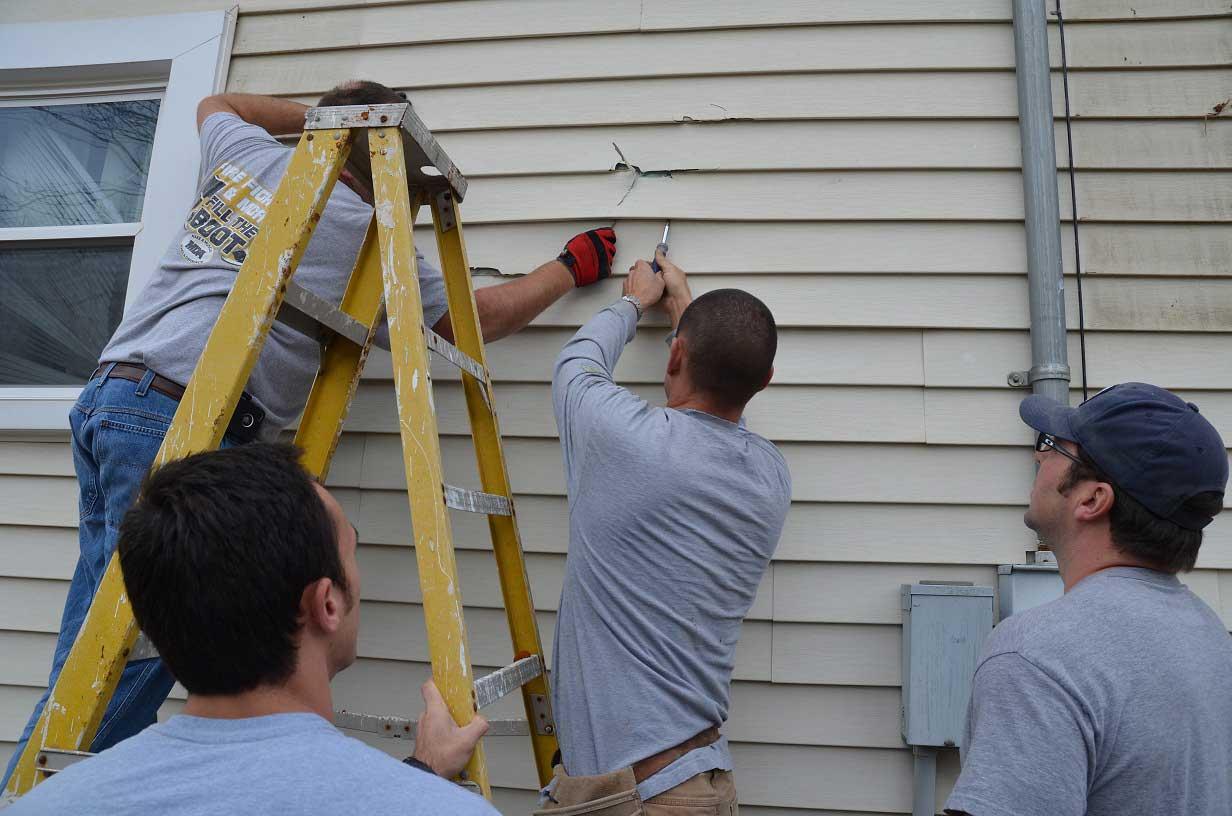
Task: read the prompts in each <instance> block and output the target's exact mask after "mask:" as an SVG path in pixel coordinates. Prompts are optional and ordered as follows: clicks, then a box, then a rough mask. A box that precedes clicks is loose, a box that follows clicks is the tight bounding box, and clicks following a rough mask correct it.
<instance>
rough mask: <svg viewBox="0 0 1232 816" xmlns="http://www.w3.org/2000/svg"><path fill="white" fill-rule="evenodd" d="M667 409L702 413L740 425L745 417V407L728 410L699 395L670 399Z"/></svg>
mask: <svg viewBox="0 0 1232 816" xmlns="http://www.w3.org/2000/svg"><path fill="white" fill-rule="evenodd" d="M667 407H668V408H674V409H676V410H677V411H686V410H689V411H701V412H702V413H703V414H710V415H711V416H716V417H718V418H719V419H725V420H727V421H728V422H731V423H733V424H735V423H738V422H739V421H740V417H742V416H744V406H743V405H741V406H740V407H738V408H726V407H723V406H721V405H718V404H717V403H715V402H714V401H713V400H710V399H707V398H706V397H704V396H701V395H699V394H686V395H684V396H681V397H669V398H668V400H667Z"/></svg>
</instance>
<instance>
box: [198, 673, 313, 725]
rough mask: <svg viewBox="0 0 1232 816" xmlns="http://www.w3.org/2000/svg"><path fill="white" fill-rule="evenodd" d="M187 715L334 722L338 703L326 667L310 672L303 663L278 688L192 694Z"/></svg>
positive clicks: (221, 718)
mask: <svg viewBox="0 0 1232 816" xmlns="http://www.w3.org/2000/svg"><path fill="white" fill-rule="evenodd" d="M184 713H185V714H189V715H191V716H193V717H208V718H211V719H219V720H239V719H246V718H248V717H264V716H267V715H270V714H295V713H309V714H317V715H319V716H321V717H323V718H325V719H326V720H328V721H329V722H333V721H334V704H333V696H332V695H331V694H330V688H329V672H328V671H326V670H324V667H323V666H322V667H320V668H318V669H317V670H316V671H311V672H310V671H307V670H306V667H305V666H304V665H303V661H301V662H300V663H299V664H298V665H297V666H296V670H295V672H294V673H293V674H292V675H291V677H290V678H289V679H288V680H287V681H286V682H285V683H280V684H278V685H276V686H260V687H258V688H255V689H253V690H252V691H245V692H242V693H240V694H224V695H205V694H190V695H189V696H188V702H187V704H185V706H184Z"/></svg>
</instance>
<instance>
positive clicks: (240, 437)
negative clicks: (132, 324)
mask: <svg viewBox="0 0 1232 816" xmlns="http://www.w3.org/2000/svg"><path fill="white" fill-rule="evenodd" d="M108 367H110V369H111V370H110V371H108ZM147 372H149V373H152V374H153V375H154V376H153V378H152V379H151V380H150V388H151V389H152V390H154V391H157V392H158V393H160V394H162V395H163V396H167V397H171V399H173V400H175V401H176V402H179V401H180V398H181V397H183V396H184V386H182V385H180V384H179V383H177V382H176V381H175V380H169V379H167V378H166V377H164V376H162V375H161V374H158V373H157V372H153V371H151V370H150V369H149V368H146V367H145V366H143V365H141V364H139V363H115V364H114V365H112V364H111V363H103V364H102V365H100V366H99V367H98V368H96V369H94V373H93V374H91V375H90V379H91V380H93V379H94V378H95V377H98V376H100V375H102V374H106V375H107V376H108V377H114V378H115V379H118V380H128V381H129V382H135V383H139V382H141V381H142V380H144V379H145V376H146V373H147ZM263 422H265V410H264V409H263V408H262V407H261V406H260V405H257V403H256V401H255V400H253V398H252V397H251V396H249V395H248V392H244V393H243V394H242V395H240V401H239V404H238V405H236V406H235V413H234V414H232V416H231V422H230V424H228V425H227V435H228V436H230V437H232V438H233V439H235V441H237V442H252V441H253V440H255V439H256V438H257V435H258V434H259V433H260V431H261V424H262V423H263Z"/></svg>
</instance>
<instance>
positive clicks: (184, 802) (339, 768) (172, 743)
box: [4, 714, 496, 816]
mask: <svg viewBox="0 0 1232 816" xmlns="http://www.w3.org/2000/svg"><path fill="white" fill-rule="evenodd" d="M4 813H5V816H10V814H11V816H27V814H55V816H60V814H67V813H72V814H74V815H75V816H94V814H97V815H98V816H128V815H129V814H131V816H151V814H161V813H174V814H176V815H177V816H218V814H235V813H260V814H287V816H291V815H292V814H295V816H308V815H309V814H321V816H337V814H340V813H363V814H374V816H377V815H379V814H389V815H390V816H395V814H396V816H414V815H415V814H423V816H440V815H441V814H462V816H495V814H496V810H495V809H494V808H492V806H491V805H489V804H488V803H487V802H486V801H485V800H484V799H483V798H482V797H480V796H477V795H476V794H474V793H471V792H469V791H467V790H464V789H462V788H460V787H458V786H457V785H454V784H453V783H451V782H448V781H446V780H444V779H441V778H440V777H438V776H434V775H433V774H429V773H425V772H424V771H420V770H417V769H415V768H412V767H411V766H409V765H407V764H405V763H402V762H399V761H398V760H396V759H394V758H392V757H390V756H388V755H386V754H383V753H381V752H380V751H378V750H376V749H375V748H370V747H369V746H367V745H364V744H363V743H362V742H360V741H358V740H355V739H351V738H350V737H347V736H344V735H343V734H341V733H340V732H339V731H338V730H337V729H336V728H334V727H333V726H332V725H330V724H329V723H328V722H326V721H325V720H324V719H322V718H321V717H318V716H317V715H315V714H273V715H270V716H267V717H251V718H248V719H241V720H217V719H204V718H201V717H188V716H183V715H181V716H177V717H172V718H171V719H170V720H168V721H167V722H165V723H160V724H158V725H154V726H151V727H149V728H147V729H145V730H144V731H142V732H141V733H140V734H137V735H136V736H133V737H130V738H128V739H126V740H124V741H123V742H120V743H118V744H116V745H115V746H113V747H112V748H109V749H107V750H106V751H103V752H102V753H101V754H99V755H98V756H95V757H91V758H90V759H87V760H85V761H84V762H80V763H77V764H76V765H71V766H69V768H68V769H66V770H64V771H62V772H61V773H58V774H56V775H55V776H54V777H52V778H51V779H48V780H47V781H46V782H43V783H42V784H40V785H38V786H36V787H35V788H34V790H32V791H31V792H30V793H28V794H26V795H25V796H23V797H22V798H21V799H19V800H17V803H16V804H15V805H13V806H12V808H11V809H8V810H5V811H4Z"/></svg>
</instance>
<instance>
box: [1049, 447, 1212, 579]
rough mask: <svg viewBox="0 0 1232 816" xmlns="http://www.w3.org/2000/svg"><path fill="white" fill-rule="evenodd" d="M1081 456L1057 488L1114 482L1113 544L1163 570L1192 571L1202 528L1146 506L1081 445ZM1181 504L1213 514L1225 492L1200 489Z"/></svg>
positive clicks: (1110, 522) (1063, 490)
mask: <svg viewBox="0 0 1232 816" xmlns="http://www.w3.org/2000/svg"><path fill="white" fill-rule="evenodd" d="M1078 458H1079V459H1081V460H1082V462H1081V463H1079V462H1071V463H1070V466H1069V472H1068V473H1067V474H1066V475H1065V479H1064V480H1063V481H1062V482H1061V485H1060V486H1059V487H1058V488H1057V489H1058V490H1059V491H1060V492H1061V493H1062V495H1065V494H1068V493H1069V491H1070V490H1071V489H1072V488H1073V487H1074V485H1076V484H1078V483H1079V482H1083V481H1096V482H1106V483H1108V484H1110V485H1112V496H1113V501H1112V510H1110V511H1109V513H1108V527H1109V532H1110V533H1111V536H1112V544H1113V546H1114V547H1116V548H1117V549H1118V550H1120V551H1121V552H1123V553H1125V554H1126V555H1128V556H1131V557H1133V558H1137V559H1139V560H1140V561H1142V562H1144V563H1145V564H1147V565H1149V566H1150V567H1152V568H1154V569H1157V570H1159V571H1161V572H1170V573H1177V572H1189V571H1190V570H1191V569H1193V568H1194V564H1195V563H1196V562H1197V560H1198V549H1199V548H1200V547H1201V546H1202V531H1201V530H1187V529H1185V528H1184V527H1181V526H1180V525H1179V524H1176V523H1175V522H1172V521H1168V520H1167V519H1164V518H1160V517H1159V516H1157V515H1155V514H1154V513H1152V512H1151V511H1150V510H1147V509H1146V508H1145V507H1143V506H1142V503H1141V502H1139V501H1138V500H1137V499H1135V498H1134V497H1133V496H1131V495H1129V494H1128V493H1126V492H1125V491H1124V490H1122V489H1121V488H1120V487H1117V485H1116V483H1115V482H1113V481H1112V480H1111V479H1109V478H1108V476H1107V475H1106V474H1105V473H1103V472H1102V471H1101V470H1100V469H1099V466H1098V465H1097V464H1095V462H1094V461H1092V459H1091V457H1090V456H1088V455H1087V454H1086V453H1085V452H1084V451H1083V450H1082V449H1081V448H1079V449H1078ZM1181 506H1182V507H1183V508H1185V509H1186V510H1188V511H1190V512H1193V513H1199V514H1204V515H1208V516H1214V515H1216V514H1217V513H1219V511H1220V510H1222V509H1223V494H1222V493H1219V492H1209V493H1199V494H1198V495H1196V496H1193V497H1191V498H1190V499H1188V500H1187V501H1185V503H1184V504H1183V505H1181Z"/></svg>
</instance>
